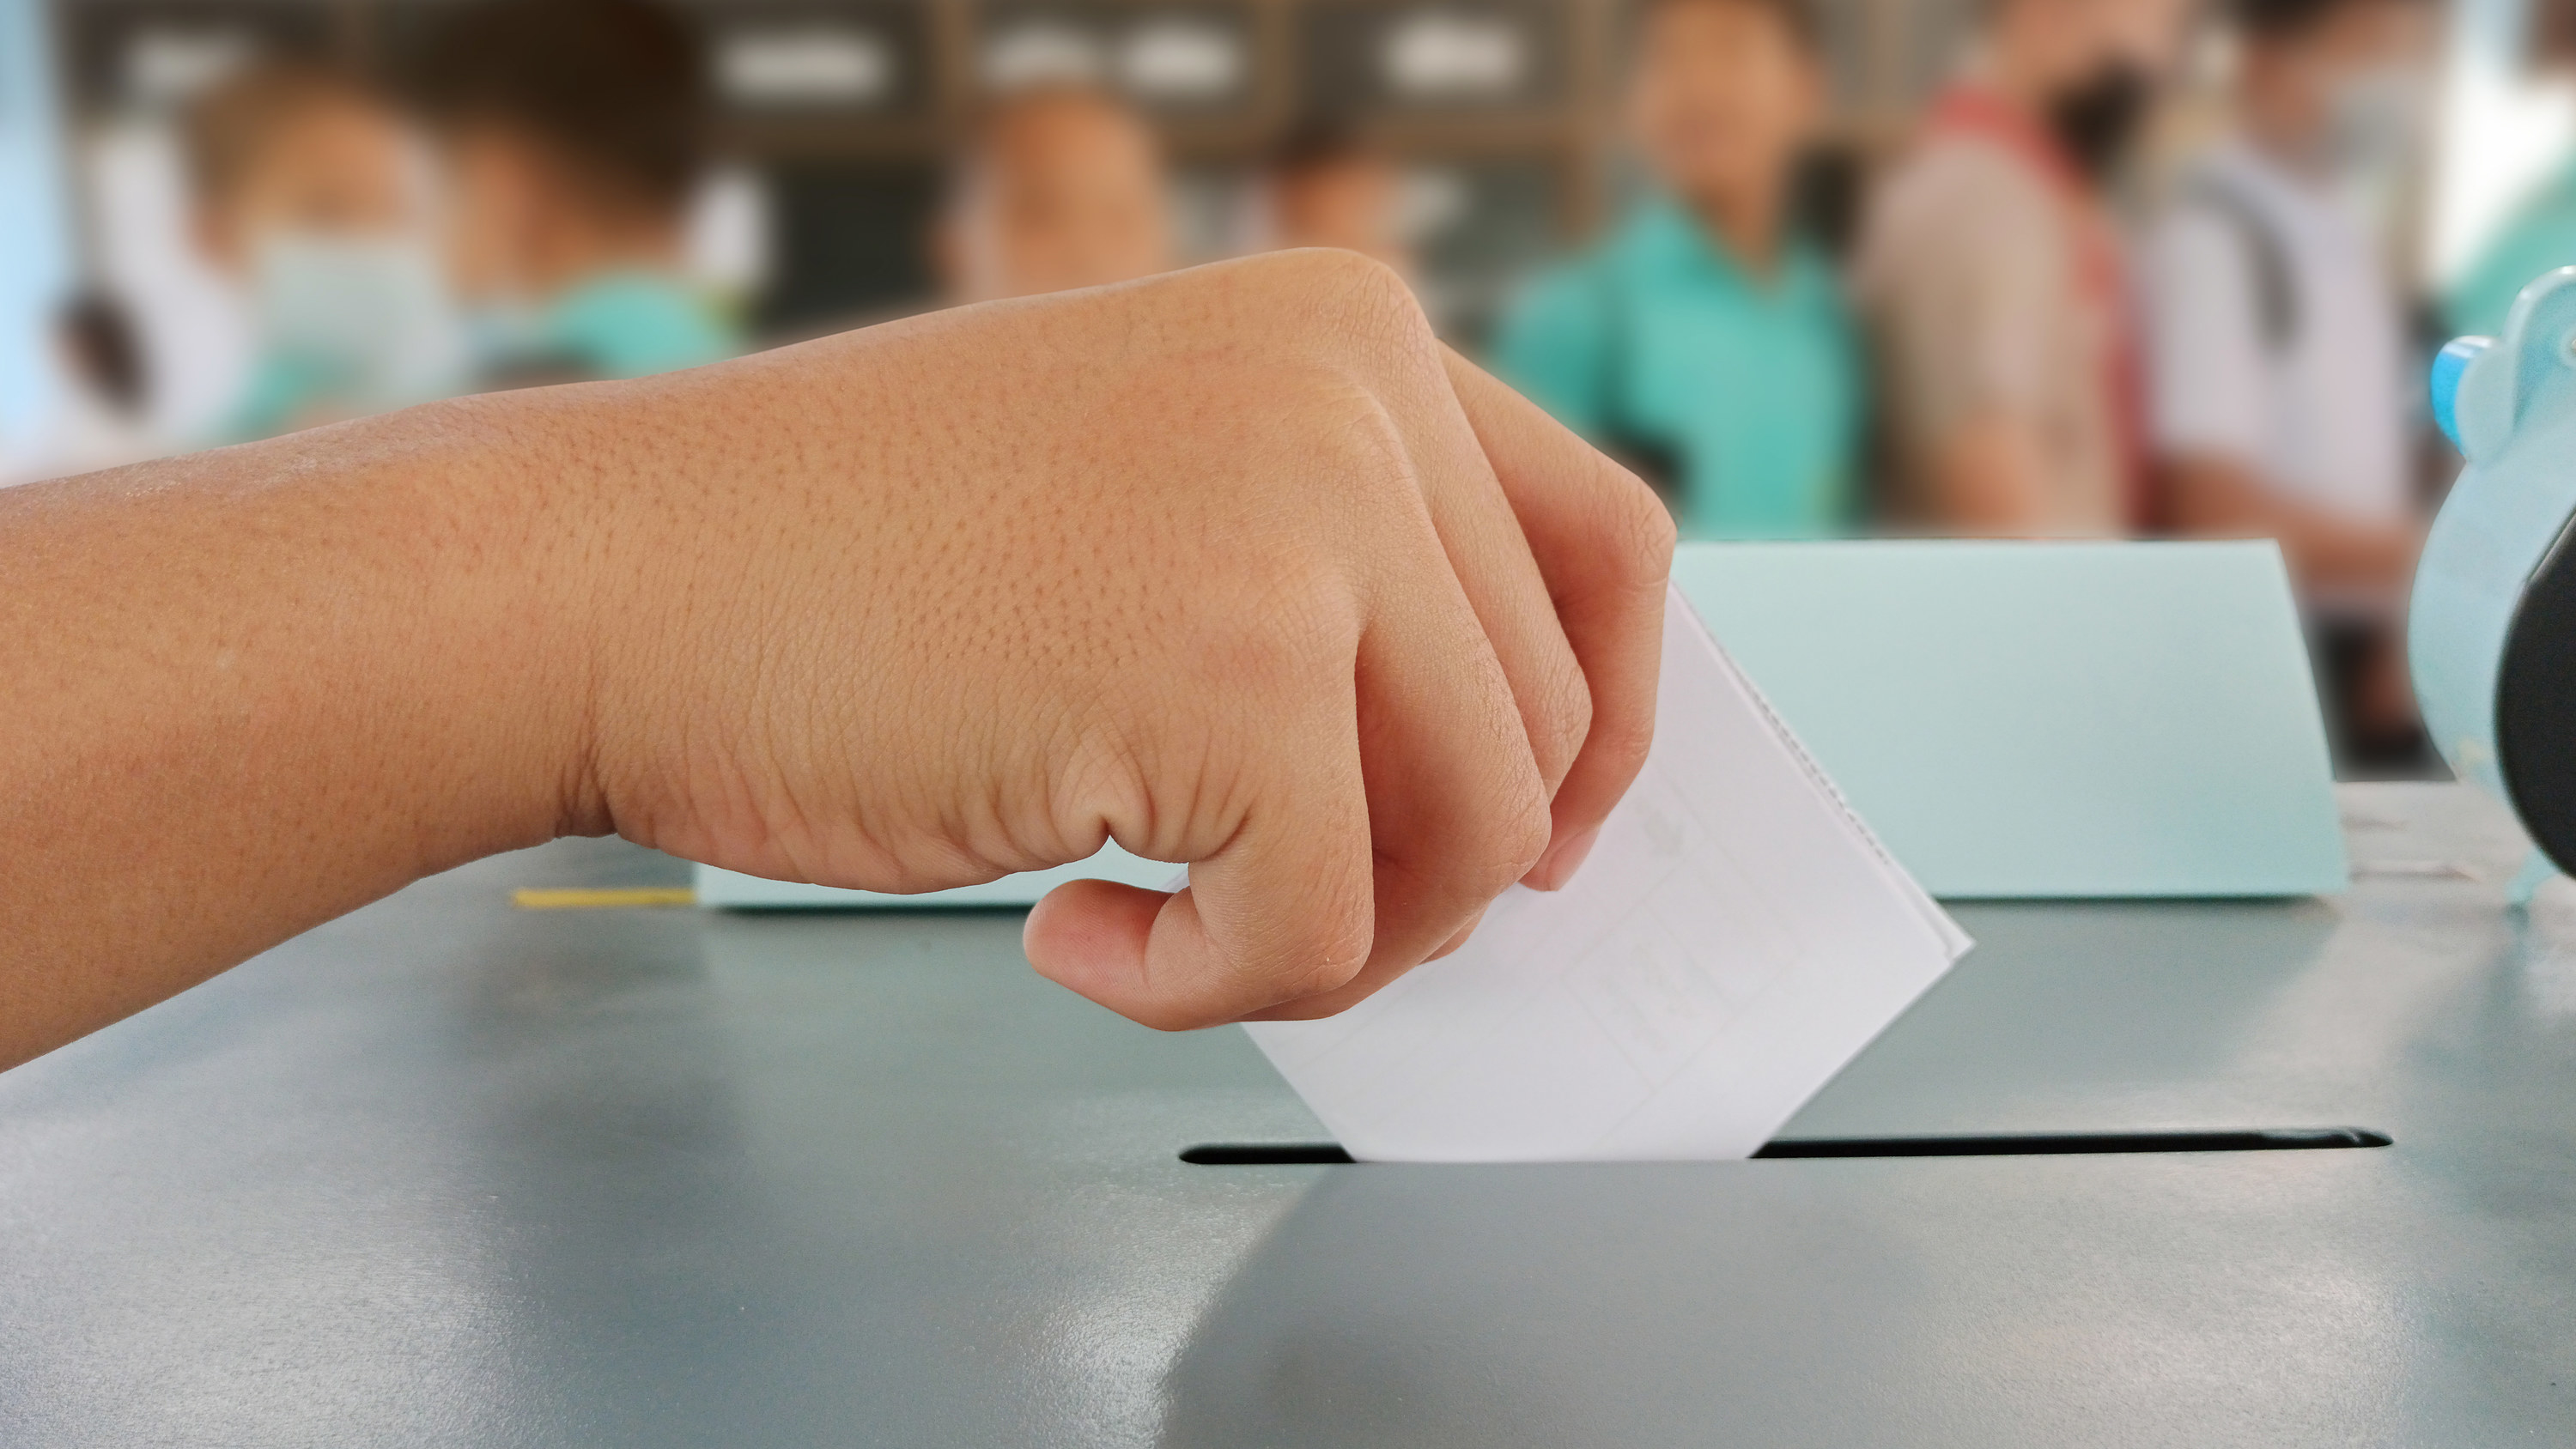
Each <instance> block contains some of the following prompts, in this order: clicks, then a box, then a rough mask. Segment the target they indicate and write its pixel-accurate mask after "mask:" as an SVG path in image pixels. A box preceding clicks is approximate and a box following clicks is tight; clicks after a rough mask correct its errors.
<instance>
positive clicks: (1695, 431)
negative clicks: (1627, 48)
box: [1493, 0, 1863, 538]
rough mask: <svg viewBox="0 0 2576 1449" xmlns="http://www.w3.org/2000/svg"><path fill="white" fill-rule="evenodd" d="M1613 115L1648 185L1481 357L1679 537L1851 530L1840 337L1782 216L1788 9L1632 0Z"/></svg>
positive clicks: (1788, 137)
mask: <svg viewBox="0 0 2576 1449" xmlns="http://www.w3.org/2000/svg"><path fill="white" fill-rule="evenodd" d="M1635 42H1636V45H1635V56H1636V59H1635V62H1634V69H1633V72H1632V76H1631V85H1630V92H1629V102H1628V123H1629V129H1630V132H1631V134H1632V136H1633V137H1634V138H1635V140H1636V142H1637V143H1638V145H1639V148H1640V149H1641V150H1642V151H1643V153H1644V156H1645V160H1646V162H1647V164H1648V167H1649V169H1650V170H1651V171H1652V173H1653V175H1654V179H1655V181H1656V183H1657V185H1658V194H1656V195H1655V196H1653V197H1651V198H1650V199H1648V200H1646V201H1645V202H1643V203H1642V204H1640V205H1639V206H1637V207H1636V208H1635V209H1634V210H1633V211H1632V212H1631V213H1630V215H1629V216H1628V217H1627V218H1626V220H1625V221H1624V222H1623V223H1622V224H1621V225H1620V226H1619V227H1618V228H1617V230H1615V231H1614V232H1613V233H1612V234H1611V235H1610V236H1609V237H1608V238H1607V239H1606V240H1604V241H1603V242H1602V243H1601V244H1600V245H1599V246H1598V247H1596V248H1595V249H1594V250H1593V251H1591V252H1590V253H1589V254H1587V255H1585V256H1583V257H1581V258H1579V259H1577V260H1575V261H1574V262H1572V263H1570V264H1567V265H1565V266H1563V267H1560V268H1558V269H1556V270H1554V271H1551V272H1549V273H1547V274H1545V275H1543V276H1541V277H1540V278H1539V279H1538V280H1537V281H1536V282H1535V283H1534V284H1533V285H1532V286H1531V287H1530V288H1529V290H1528V291H1527V292H1526V293H1525V294H1524V295H1523V296H1522V297H1521V299H1520V301H1519V303H1518V305H1517V306H1515V307H1514V309H1513V310H1512V312H1511V313H1510V315H1509V316H1508V317H1507V318H1506V319H1505V321H1504V324H1503V327H1502V329H1501V331H1500V333H1499V335H1498V336H1497V338H1496V341H1495V346H1494V351H1493V362H1494V364H1495V367H1496V370H1497V371H1498V372H1499V373H1500V374H1501V375H1502V376H1503V378H1504V379H1505V380H1506V381H1508V382H1510V383H1511V384H1512V385H1513V386H1515V387H1517V388H1519V389H1520V390H1521V391H1522V392H1524V393H1526V394H1527V395H1528V396H1529V397H1530V398H1531V399H1532V400H1534V401H1536V402H1537V403H1538V404H1539V405H1540V406H1542V407H1544V408H1546V409H1547V410H1548V411H1549V412H1550V413H1552V414H1554V415H1555V416H1556V417H1557V418H1558V419H1559V420H1560V421H1562V422H1564V423H1565V424H1566V425H1568V426H1569V427H1572V428H1573V429H1575V431H1577V432H1579V433H1582V434H1583V435H1585V436H1586V437H1588V438H1590V439H1592V440H1593V441H1594V442H1595V443H1597V444H1599V445H1601V446H1602V447H1603V448H1605V449H1606V450H1608V451H1609V452H1611V453H1612V455H1613V456H1616V457H1619V458H1620V459H1621V460H1622V461H1624V462H1627V463H1629V465H1630V466H1631V467H1636V468H1638V470H1639V471H1640V472H1641V473H1647V474H1650V475H1653V474H1660V475H1662V476H1659V477H1650V478H1649V481H1651V482H1654V483H1656V484H1657V485H1658V487H1660V488H1662V489H1663V490H1664V492H1665V496H1666V498H1667V499H1668V500H1669V501H1670V502H1671V503H1672V506H1673V511H1674V515H1675V518H1676V519H1677V521H1678V522H1679V524H1680V526H1681V530H1682V533H1683V536H1685V537H1691V538H1812V537H1824V536H1832V535H1836V534H1843V533H1848V532H1850V531H1851V530H1852V528H1853V527H1854V525H1855V524H1856V522H1857V521H1858V497H1857V487H1856V477H1855V475H1856V473H1857V470H1858V461H1859V452H1860V438H1861V430H1862V409H1863V385H1862V375H1863V367H1862V362H1861V354H1860V346H1859V341H1858V338H1857V335H1856V332H1855V329H1854V327H1853V324H1852V320H1851V317H1850V314H1849V312H1848V311H1847V310H1846V308H1845V305H1844V302H1843V297H1842V292H1841V288H1840V285H1839V283H1838V281H1837V280H1836V278H1835V276H1834V275H1833V272H1832V270H1831V268H1830V267H1829V266H1828V264H1827V263H1826V261H1825V259H1824V257H1823V256H1822V255H1820V254H1819V253H1818V252H1817V250H1816V249H1815V248H1814V247H1813V246H1812V245H1811V244H1810V243H1808V242H1807V241H1806V240H1804V239H1803V238H1800V237H1798V236H1796V235H1794V234H1793V230H1792V228H1791V226H1790V224H1789V219H1788V212H1789V183H1790V174H1791V171H1792V169H1793V168H1794V166H1795V165H1796V162H1797V158H1798V156H1799V154H1800V152H1801V151H1802V150H1803V149H1804V147H1805V146H1806V145H1807V144H1808V142H1809V141H1810V140H1811V139H1812V138H1813V136H1814V133H1815V128H1816V126H1817V123H1818V120H1819V117H1820V115H1821V113H1822V107H1823V78H1822V70H1821V65H1820V59H1819V54H1818V49H1817V38H1816V31H1815V26H1814V21H1813V19H1812V17H1811V14H1810V12H1809V11H1808V10H1807V9H1806V8H1805V7H1804V5H1803V4H1802V3H1801V0H1649V3H1648V5H1647V6H1646V8H1645V10H1644V12H1643V13H1642V14H1641V15H1640V16H1639V18H1638V21H1637V31H1636V35H1635Z"/></svg>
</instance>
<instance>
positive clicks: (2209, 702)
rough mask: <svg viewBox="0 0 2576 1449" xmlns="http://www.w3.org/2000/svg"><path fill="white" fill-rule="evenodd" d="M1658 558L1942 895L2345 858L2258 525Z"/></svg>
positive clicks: (1695, 548)
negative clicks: (2139, 536)
mask: <svg viewBox="0 0 2576 1449" xmlns="http://www.w3.org/2000/svg"><path fill="white" fill-rule="evenodd" d="M1674 578H1675V581H1676V582H1677V583H1679V584H1680V585H1681V588H1682V591H1683V592H1684V593H1685V594H1686V595H1688V596H1689V598H1690V600H1691V601H1692V603H1693V604H1694V605H1695V606H1696V607H1697V608H1698V610H1699V613H1700V617H1701V618H1702V619H1703V620H1704V621H1705V622H1706V623H1707V624H1708V626H1709V630H1710V632H1711V633H1713V634H1715V635H1716V636H1717V638H1718V641H1719V642H1720V643H1722V644H1724V645H1725V646H1726V648H1727V650H1728V652H1730V653H1731V654H1733V655H1734V656H1735V659H1736V662H1737V663H1738V664H1740V665H1741V666H1742V667H1743V669H1744V672H1745V673H1746V675H1747V676H1749V677H1750V678H1751V679H1752V680H1753V682H1754V683H1755V684H1756V685H1757V686H1759V687H1760V689H1761V690H1762V692H1763V693H1764V694H1765V695H1766V696H1768V697H1769V699H1770V701H1771V703H1772V706H1773V707H1774V708H1775V709H1777V710H1778V711H1779V713H1780V716H1781V717H1782V718H1783V719H1784V720H1786V721H1787V722H1788V725H1789V727H1790V729H1791V730H1792V731H1794V732H1795V733H1796V734H1797V736H1798V737H1799V739H1800V740H1802V741H1804V742H1805V744H1806V746H1807V749H1808V751H1809V752H1810V753H1811V754H1813V755H1814V756H1815V758H1816V760H1817V761H1818V762H1819V763H1820V764H1821V765H1822V766H1823V767H1824V769H1825V772H1826V773H1827V774H1828V775H1830V776H1832V777H1833V779H1834V782H1835V783H1836V784H1837V785H1839V786H1840V787H1841V788H1842V791H1843V793H1844V794H1845V795H1846V796H1847V797H1848V798H1849V799H1850V801H1851V803H1852V805H1853V807H1854V808H1855V809H1857V810H1858V811H1859V812H1860V814H1861V817H1862V818H1863V819H1865V820H1867V821H1868V822H1869V823H1870V826H1871V827H1872V828H1873V829H1874V830H1876V831H1877V832H1878V835H1879V838H1880V839H1881V840H1883V841H1884V842H1885V843H1886V845H1887V847H1888V849H1889V850H1890V851H1891V852H1892V853H1894V855H1895V856H1896V858H1897V859H1898V860H1900V861H1902V862H1903V863H1904V864H1905V866H1906V868H1907V869H1908V870H1910V871H1912V872H1913V873H1914V875H1915V877H1916V879H1918V880H1920V881H1921V882H1922V883H1923V885H1924V888H1925V889H1927V890H1929V891H1931V892H1932V893H1933V894H1934V895H1936V896H1944V897H1951V898H1978V897H2067V896H2078V897H2080V896H2285V895H2307V894H2313V893H2318V892H2329V891H2339V890H2341V889H2343V888H2344V886H2345V885H2346V884H2347V883H2348V881H2349V871H2348V868H2347V865H2346V862H2345V858H2344V844H2343V833H2342V829H2341V825H2340V821H2339V819H2338V817H2337V815H2336V811H2335V800H2334V788H2333V769H2332V766H2331V764H2330V763H2329V760H2328V757H2327V752H2326V740H2325V730H2324V727H2323V723H2322V721H2321V720H2320V718H2319V715H2318V711H2317V699H2316V686H2315V682H2314V677H2313V676H2312V675H2311V673H2310V671H2309V667H2308V658H2307V648H2306V644H2305V641H2304V639H2303V637H2302V635H2301V633H2300V628H2299V620H2298V612H2297V609H2296V607H2295V605H2294V604H2293V603H2292V601H2291V596H2290V586H2289V579H2288V576H2287V574H2286V572H2285V571H2284V569H2283V568H2282V564H2281V557H2280V552H2279V550H2278V549H2277V548H2276V547H2274V546H2273V545H2272V544H2270V543H2268V542H2249V543H2018V542H2015V543H2001V542H1949V541H1937V542H1936V541H1892V542H1869V543H1783V544H1689V545H1685V546H1683V548H1682V549H1681V551H1680V553H1679V555H1678V556H1677V557H1676V559H1675V561H1674Z"/></svg>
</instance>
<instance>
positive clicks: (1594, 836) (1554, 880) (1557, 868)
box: [1524, 825, 1601, 891]
mask: <svg viewBox="0 0 2576 1449" xmlns="http://www.w3.org/2000/svg"><path fill="white" fill-rule="evenodd" d="M1600 838H1601V827H1600V826H1598V825H1595V826H1593V827H1592V828H1591V829H1589V830H1585V831H1581V832H1578V833H1577V834H1573V835H1569V836H1567V837H1566V838H1565V839H1563V840H1561V841H1559V842H1557V844H1556V846H1555V848H1554V849H1552V850H1550V851H1548V853H1547V857H1546V858H1545V859H1543V860H1541V861H1540V862H1539V863H1538V866H1537V868H1536V869H1534V870H1532V871H1531V872H1530V873H1529V874H1528V875H1527V876H1526V877H1524V879H1525V880H1526V881H1527V883H1528V885H1529V887H1530V889H1532V890H1541V891H1552V890H1559V889H1562V888H1563V887H1564V885H1565V883H1566V882H1567V881H1570V880H1572V879H1574V873H1575V872H1576V871H1578V870H1581V869H1582V868H1583V858H1584V857H1585V856H1588V855H1590V854H1591V853H1592V843H1593V842H1594V841H1596V840H1599V839H1600Z"/></svg>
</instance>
